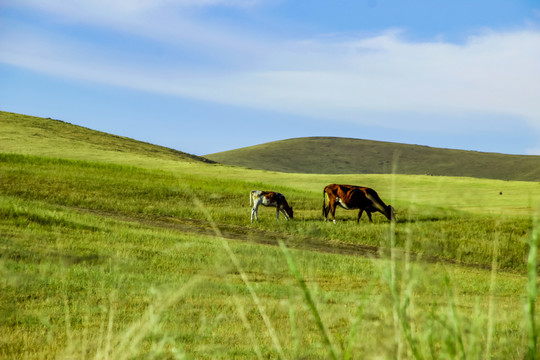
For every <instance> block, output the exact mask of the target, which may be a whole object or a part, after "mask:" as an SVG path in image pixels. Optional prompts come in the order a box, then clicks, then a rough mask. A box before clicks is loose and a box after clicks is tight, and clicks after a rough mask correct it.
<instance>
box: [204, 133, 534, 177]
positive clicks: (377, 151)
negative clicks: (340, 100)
mask: <svg viewBox="0 0 540 360" xmlns="http://www.w3.org/2000/svg"><path fill="white" fill-rule="evenodd" d="M205 157H206V158H208V159H210V160H214V161H217V162H219V163H223V164H227V165H236V166H244V167H248V168H253V169H261V170H272V171H281V172H295V173H310V174H316V173H321V174H388V173H392V172H393V171H394V168H395V172H396V173H398V174H416V175H441V176H468V177H477V178H490V179H501V180H523V181H540V156H529V155H505V154H497V153H482V152H476V151H464V150H451V149H440V148H433V147H428V146H420V145H407V144H400V143H390V142H382V141H372V140H361V139H351V138H336V137H307V138H295V139H288V140H281V141H275V142H269V143H266V144H261V145H256V146H250V147H245V148H240V149H236V150H231V151H225V152H220V153H215V154H209V155H205ZM394 165H395V166H394Z"/></svg>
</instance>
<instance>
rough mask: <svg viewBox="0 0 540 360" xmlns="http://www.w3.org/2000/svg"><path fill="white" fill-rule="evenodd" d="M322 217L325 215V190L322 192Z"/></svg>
mask: <svg viewBox="0 0 540 360" xmlns="http://www.w3.org/2000/svg"><path fill="white" fill-rule="evenodd" d="M322 196H323V199H322V201H323V202H322V216H323V217H324V216H325V215H326V188H325V189H324V190H323V192H322Z"/></svg>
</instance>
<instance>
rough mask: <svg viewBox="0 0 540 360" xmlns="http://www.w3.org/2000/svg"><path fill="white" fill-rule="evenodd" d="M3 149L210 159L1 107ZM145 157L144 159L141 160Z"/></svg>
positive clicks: (113, 158)
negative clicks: (10, 111)
mask: <svg viewBox="0 0 540 360" xmlns="http://www.w3.org/2000/svg"><path fill="white" fill-rule="evenodd" d="M0 129H1V131H0V152H4V153H16V154H28V155H39V156H51V157H61V158H66V159H76V160H90V161H103V162H119V161H120V162H122V163H126V164H132V165H135V164H139V163H140V162H141V161H147V162H152V161H154V162H155V161H157V162H159V161H160V160H168V161H170V160H173V161H182V162H186V161H189V162H211V161H209V160H208V159H205V158H202V157H199V156H195V155H191V154H187V153H184V152H182V151H177V150H173V149H169V148H166V147H162V146H158V145H153V144H149V143H145V142H142V141H138V140H134V139H130V138H126V137H121V136H116V135H112V134H108V133H104V132H101V131H96V130H91V129H88V128H84V127H81V126H77V125H72V124H69V123H67V122H63V121H60V120H53V119H50V118H40V117H35V116H28V115H21V114H15V113H9V112H5V111H0ZM141 159H142V160H141Z"/></svg>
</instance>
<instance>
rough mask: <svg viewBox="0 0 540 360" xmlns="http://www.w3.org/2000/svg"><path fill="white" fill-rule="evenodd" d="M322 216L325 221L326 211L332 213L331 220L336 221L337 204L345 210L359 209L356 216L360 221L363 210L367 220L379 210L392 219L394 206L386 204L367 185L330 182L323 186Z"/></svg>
mask: <svg viewBox="0 0 540 360" xmlns="http://www.w3.org/2000/svg"><path fill="white" fill-rule="evenodd" d="M323 196H324V202H323V216H324V219H325V221H326V220H328V213H329V212H330V214H331V215H332V220H333V221H334V223H335V222H336V216H335V215H336V206H337V205H339V206H341V207H342V208H344V209H346V210H354V209H359V210H360V211H359V212H358V218H357V219H356V221H357V222H358V221H360V217H361V216H362V213H363V212H364V211H365V212H366V213H367V214H368V217H369V221H370V222H373V220H372V219H371V213H373V212H377V211H378V212H380V213H381V214H383V215H384V216H386V218H387V219H388V220H390V221H394V220H395V217H394V208H393V207H391V206H390V205H386V204H385V203H384V202H383V201H382V200H381V198H380V197H379V195H378V194H377V193H376V192H375V190H373V189H371V188H368V187H361V186H356V185H338V184H331V185H328V186H326V187H325V188H324V192H323Z"/></svg>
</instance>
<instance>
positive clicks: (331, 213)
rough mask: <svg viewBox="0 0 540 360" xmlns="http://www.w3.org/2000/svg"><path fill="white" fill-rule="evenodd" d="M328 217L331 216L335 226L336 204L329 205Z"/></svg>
mask: <svg viewBox="0 0 540 360" xmlns="http://www.w3.org/2000/svg"><path fill="white" fill-rule="evenodd" d="M330 215H331V216H332V221H333V222H334V224H335V223H336V204H335V203H331V204H330Z"/></svg>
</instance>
